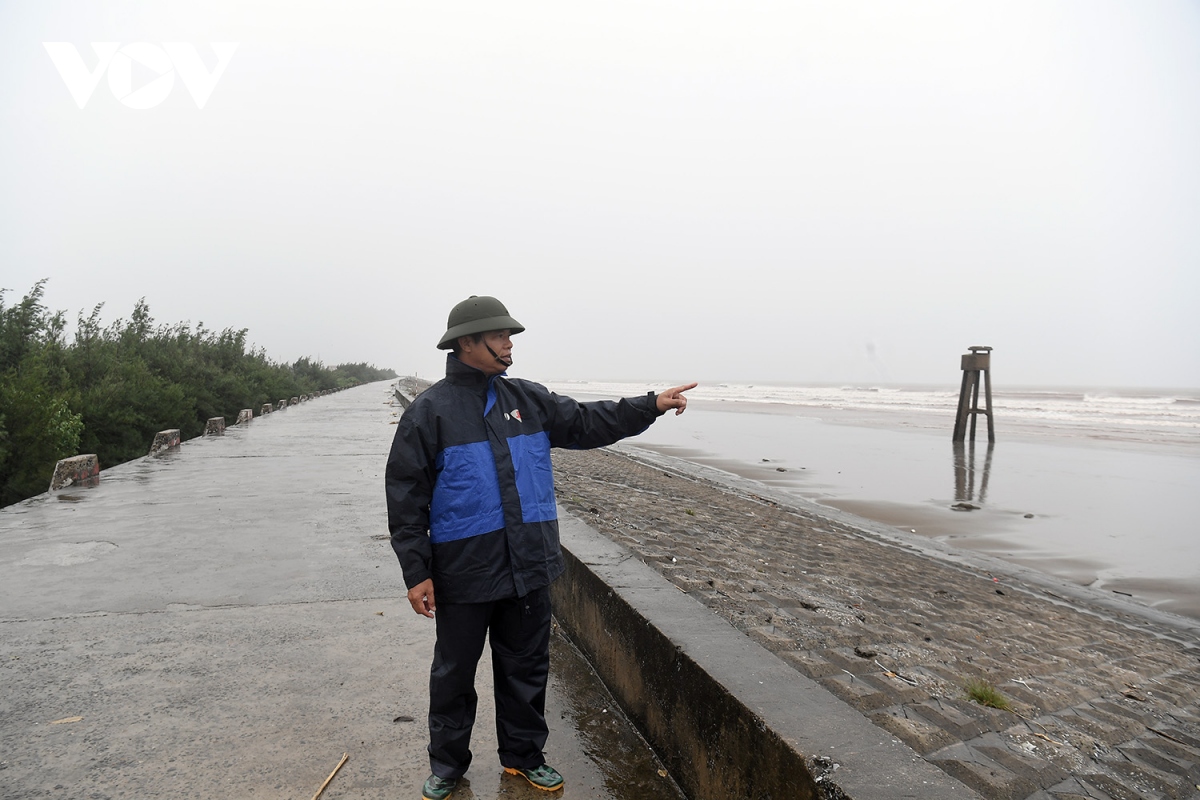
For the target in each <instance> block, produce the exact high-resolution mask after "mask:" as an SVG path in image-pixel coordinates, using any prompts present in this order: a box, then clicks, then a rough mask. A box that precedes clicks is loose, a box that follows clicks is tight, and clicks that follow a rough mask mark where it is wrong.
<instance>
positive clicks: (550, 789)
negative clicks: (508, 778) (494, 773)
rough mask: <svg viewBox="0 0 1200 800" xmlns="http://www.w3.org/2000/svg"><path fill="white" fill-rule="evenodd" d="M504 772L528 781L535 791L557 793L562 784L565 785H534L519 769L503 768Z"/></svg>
mask: <svg viewBox="0 0 1200 800" xmlns="http://www.w3.org/2000/svg"><path fill="white" fill-rule="evenodd" d="M504 771H505V772H507V773H508V774H509V775H520V776H521V777H522V778H524V779H525V780H527V781H529V785H530V786H532V787H533V788H535V789H541V790H542V791H543V792H557V791H558V790H559V789H561V788H563V783H565V781H564V782H563V783H559V784H558V785H557V786H539V785H538V784H536V783H534V782H533V781H530V780H529V776H528V775H526V774H525V773H523V772H521V770H519V769H513V768H512V767H505V768H504Z"/></svg>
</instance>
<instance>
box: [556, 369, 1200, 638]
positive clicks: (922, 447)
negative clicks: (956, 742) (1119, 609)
mask: <svg viewBox="0 0 1200 800" xmlns="http://www.w3.org/2000/svg"><path fill="white" fill-rule="evenodd" d="M549 388H551V389H552V390H554V391H557V392H559V393H562V394H567V395H570V396H572V397H575V398H577V399H580V400H588V399H597V398H614V397H629V396H634V395H638V394H644V393H645V392H646V391H647V389H648V388H654V389H662V388H664V387H662V386H656V387H646V386H644V385H639V384H633V383H615V382H614V383H584V382H570V383H566V382H564V383H554V384H549ZM688 394H689V397H690V404H689V408H688V413H687V414H685V415H683V416H680V417H679V418H677V419H676V418H674V417H672V418H671V419H669V420H663V421H660V422H659V423H657V424H655V425H653V426H652V427H651V428H650V429H649V430H648V431H647V432H646V433H644V434H642V435H641V436H639V437H637V438H636V439H632V440H629V443H631V444H634V445H636V446H638V447H644V448H647V449H651V450H654V451H657V452H659V453H663V454H666V455H672V456H675V457H679V458H683V459H686V460H689V461H693V462H695V463H700V464H705V465H707V466H710V467H716V468H718V469H722V470H725V471H727V472H731V473H734V474H737V475H740V476H742V477H747V478H751V479H754V480H758V481H762V482H763V483H766V484H769V485H771V486H773V487H775V488H777V489H782V490H785V491H788V492H792V493H794V494H796V495H798V496H801V497H803V498H805V499H808V500H811V501H815V502H817V503H820V504H823V505H826V506H829V507H832V508H837V509H839V510H841V511H846V512H850V513H853V514H857V515H859V516H863V517H867V518H868V519H872V520H875V521H877V522H882V523H885V524H888V525H894V526H896V527H899V528H903V529H904V530H906V531H909V532H912V533H917V534H920V535H924V536H928V537H931V538H935V539H938V540H940V541H943V542H946V543H949V544H951V545H953V546H957V547H962V548H965V549H973V550H977V551H980V552H985V553H988V554H990V555H993V556H998V557H1000V558H1004V559H1007V560H1010V561H1012V562H1014V563H1020V564H1023V565H1026V566H1032V567H1034V568H1036V569H1039V570H1041V571H1044V572H1048V573H1050V574H1053V575H1057V576H1059V577H1062V578H1065V579H1068V580H1071V581H1073V582H1075V583H1078V584H1081V585H1089V586H1093V587H1096V588H1099V589H1102V590H1104V591H1115V592H1118V593H1120V594H1128V595H1131V596H1134V597H1135V598H1137V599H1138V600H1140V601H1142V602H1145V603H1147V604H1149V605H1156V606H1159V607H1162V608H1165V609H1168V610H1173V611H1176V612H1178V613H1185V614H1188V615H1190V616H1197V617H1200V492H1198V491H1197V489H1198V488H1200V392H1198V391H1195V390H1191V391H1187V390H1170V391H1161V390H1160V391H1154V390H1098V389H1088V390H1079V389H1021V390H1015V391H1014V390H1006V391H1004V392H996V393H995V394H994V395H993V398H992V400H993V415H994V422H995V430H996V443H995V444H994V445H992V446H989V444H988V436H987V422H986V418H984V417H982V416H980V417H979V419H978V425H977V430H976V436H975V442H974V444H973V445H972V444H971V443H970V442H967V443H964V444H962V445H960V446H959V447H955V446H954V445H953V443H952V442H951V441H950V439H951V431H952V430H953V426H954V418H955V413H956V409H957V404H958V389H957V388H956V387H891V386H878V387H875V386H781V385H766V384H754V385H751V384H713V385H705V386H700V387H697V388H696V389H694V390H692V391H691V392H689V393H688ZM983 402H984V398H983V397H982V394H981V397H980V403H981V404H982V403H983Z"/></svg>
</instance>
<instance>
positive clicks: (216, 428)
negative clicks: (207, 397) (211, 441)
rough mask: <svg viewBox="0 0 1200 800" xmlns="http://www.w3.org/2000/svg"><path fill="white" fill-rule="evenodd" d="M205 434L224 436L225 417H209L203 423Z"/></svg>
mask: <svg viewBox="0 0 1200 800" xmlns="http://www.w3.org/2000/svg"><path fill="white" fill-rule="evenodd" d="M204 435H205V436H224V435H225V418H224V417H211V418H210V419H209V420H208V422H207V423H206V424H205V425H204Z"/></svg>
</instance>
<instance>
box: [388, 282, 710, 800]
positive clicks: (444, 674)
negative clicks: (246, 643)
mask: <svg viewBox="0 0 1200 800" xmlns="http://www.w3.org/2000/svg"><path fill="white" fill-rule="evenodd" d="M446 328H447V330H446V333H445V334H444V335H443V336H442V338H441V341H440V342H438V348H439V349H442V350H446V349H450V350H452V352H451V353H450V354H448V355H447V357H446V377H445V379H444V380H441V381H439V382H438V383H436V384H434V385H433V386H432V387H430V388H429V389H427V390H426V391H425V392H423V393H422V394H420V395H419V396H418V397H417V398H416V399H415V400H414V401H413V402H412V404H411V405H410V406H409V407H408V409H407V410H405V412H404V415H403V416H402V417H401V418H400V423H399V425H398V426H397V429H396V437H395V439H394V441H393V442H392V450H391V454H390V455H389V456H388V463H387V472H386V478H385V483H386V488H387V507H388V527H389V528H390V530H391V534H392V537H391V538H392V548H393V549H394V550H395V551H396V556H397V558H399V559H400V565H401V566H402V567H403V569H404V582H405V584H406V585H407V587H408V601H409V603H411V604H412V607H413V611H415V612H416V613H418V614H421V615H423V616H426V617H431V618H433V619H434V620H435V621H436V625H437V643H436V644H435V646H434V654H433V667H432V669H431V671H430V679H429V748H428V749H429V763H430V767H431V770H432V772H433V774H432V775H430V776H429V779H428V780H426V781H425V785H424V787H423V793H422V797H423V798H424V800H445V798H447V797H449V796H450V794H451V793H452V792H453V791H454V788H455V786H456V784H457V781H458V779H459V778H460V777H461V776H462V775H463V773H465V772H466V771H467V767H468V766H469V765H470V763H471V750H470V740H471V728H472V726H473V725H474V723H475V710H476V704H477V700H478V696H477V695H476V693H475V668H476V665H477V664H478V662H479V658H480V656H481V655H482V653H483V643H484V639H485V638H487V640H488V641H489V642H490V644H491V648H492V674H493V678H494V684H495V698H496V735H497V738H498V740H499V749H498V752H499V756H500V765H501V766H502V767H503V768H504V770H505V771H506V772H509V773H511V774H514V775H522V776H524V777H525V779H526V780H528V781H529V782H530V783H531V784H533V785H534V786H536V787H537V788H539V789H545V790H547V791H555V790H557V789H560V788H562V785H563V779H562V776H561V775H559V774H558V771H557V770H555V769H554V768H553V767H551V766H549V765H547V764H546V761H545V757H544V756H543V754H542V747H543V746H544V745H545V743H546V736H547V730H548V729H547V726H546V717H545V705H546V678H547V675H548V673H549V668H550V588H549V587H550V582H551V581H553V580H554V579H555V578H557V577H558V576H559V574H561V573H562V571H563V568H564V564H563V557H562V552H561V550H560V549H559V543H558V518H557V513H556V510H555V503H554V481H553V474H552V471H551V464H550V448H551V447H575V448H589V447H602V446H604V445H608V444H612V443H613V442H616V441H618V440H619V439H623V438H625V437H626V436H634V435H636V434H639V433H641V432H642V431H644V430H645V429H646V428H648V427H649V426H650V424H651V423H652V422H653V421H654V420H655V419H657V418H658V417H659V416H661V415H662V414H664V413H666V412H667V411H668V410H670V409H675V413H676V414H682V413H683V410H684V409H685V408H687V398H686V397H685V396H684V394H683V393H684V392H685V391H687V390H688V389H691V388H693V387H695V386H696V384H695V383H692V384H688V385H686V386H677V387H675V388H673V389H668V390H667V391H665V392H662V393H661V394H659V395H655V394H654V393H653V392H650V393H649V394H647V395H644V396H641V397H634V398H629V399H625V400H619V401H603V402H595V403H577V402H575V401H574V400H572V399H570V398H569V397H561V396H559V395H556V394H554V393H552V392H550V391H548V390H547V389H546V388H545V387H543V386H540V385H538V384H536V383H532V382H530V381H525V380H520V379H511V378H508V377H507V376H506V375H505V371H506V370H507V369H508V368H509V367H510V366H512V363H513V361H512V350H513V345H512V337H513V336H514V335H516V334H518V333H520V332H521V331H523V330H525V328H524V327H523V326H522V325H521V324H520V323H519V322H517V321H516V320H515V319H513V318H512V317H511V316H509V314H508V309H506V308H505V307H504V305H503V304H502V303H501V302H500V301H499V300H497V299H495V298H494V297H478V296H472V297H470V298H468V299H466V300H464V301H463V302H461V303H459V304H458V305H456V306H455V307H454V308H453V309H452V310H451V311H450V318H449V321H448V323H447V326H446ZM435 611H436V616H435V613H434V612H435Z"/></svg>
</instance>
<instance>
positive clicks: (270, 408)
mask: <svg viewBox="0 0 1200 800" xmlns="http://www.w3.org/2000/svg"><path fill="white" fill-rule="evenodd" d="M274 410H275V406H273V405H271V404H270V403H263V406H262V410H261V411H259V412H258V413H259V416H264V417H265V416H266V415H267V414H270V413H271V412H272V411H274Z"/></svg>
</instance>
